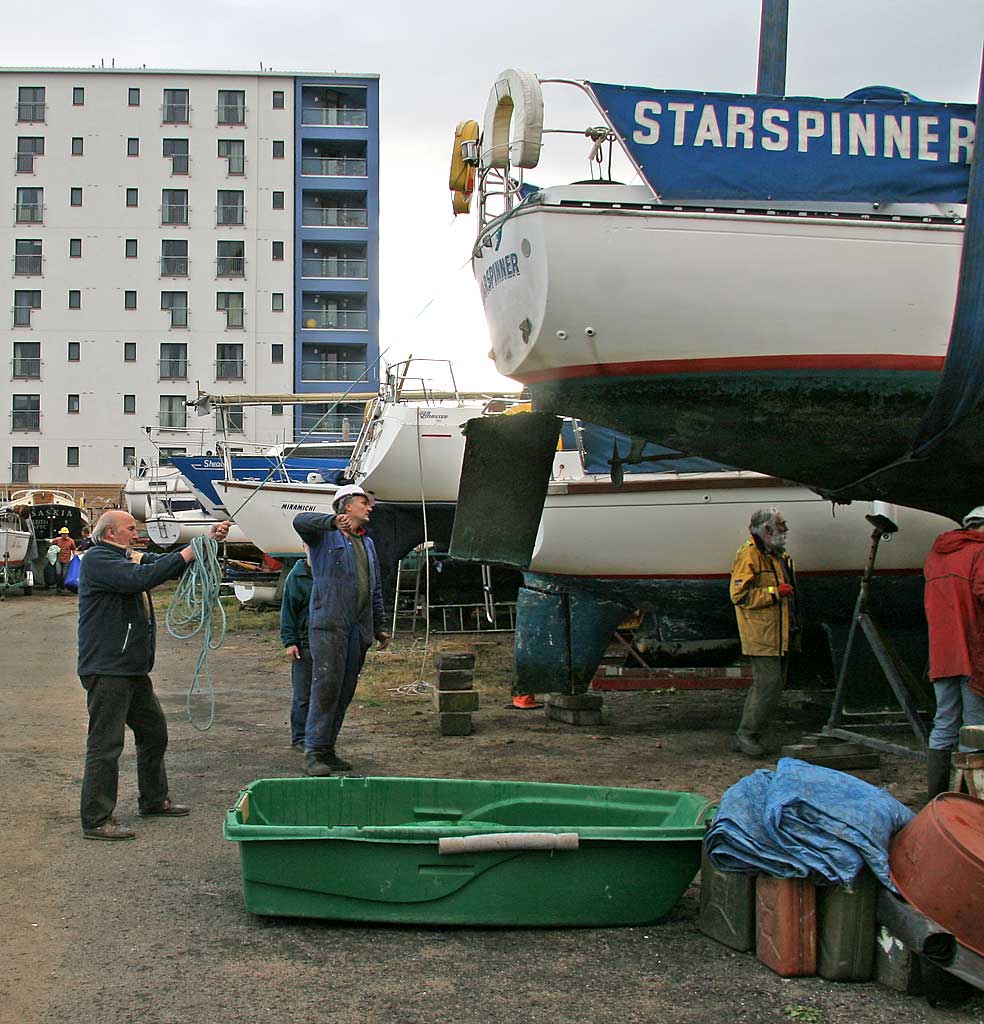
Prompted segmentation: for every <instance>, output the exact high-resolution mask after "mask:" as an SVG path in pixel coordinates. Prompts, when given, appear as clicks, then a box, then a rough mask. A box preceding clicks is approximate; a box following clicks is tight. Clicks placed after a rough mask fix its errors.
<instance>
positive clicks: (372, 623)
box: [294, 484, 390, 776]
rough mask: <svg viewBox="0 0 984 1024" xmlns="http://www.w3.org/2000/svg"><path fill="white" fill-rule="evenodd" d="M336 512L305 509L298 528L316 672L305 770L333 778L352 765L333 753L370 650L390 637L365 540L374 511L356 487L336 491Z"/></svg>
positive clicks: (306, 735)
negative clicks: (306, 566) (306, 568)
mask: <svg viewBox="0 0 984 1024" xmlns="http://www.w3.org/2000/svg"><path fill="white" fill-rule="evenodd" d="M332 508H333V509H334V512H335V514H334V515H325V514H323V513H320V512H301V513H300V514H299V515H297V516H295V517H294V529H295V530H296V531H297V532H298V534H299V535H300V537H301V539H302V540H303V541H304V543H305V544H307V546H308V549H309V551H310V559H311V574H312V576H314V587H313V588H312V591H311V614H310V619H309V623H308V628H309V636H310V643H311V659H312V661H313V673H312V677H311V705H310V708H309V709H308V718H307V724H306V728H305V733H304V771H305V773H306V774H308V775H317V776H324V775H331V773H332V771H333V770H334V771H348V770H349V769H351V767H352V765H351V764H349V763H348V762H347V761H344V760H342V758H340V757H339V756H338V754H337V753H336V752H335V741H336V739H337V738H338V732H339V730H340V729H341V727H342V721H343V720H344V718H345V712H346V711H347V710H348V706H349V703H350V702H351V700H352V696H353V694H354V693H355V687H356V684H357V683H358V680H359V672H360V671H361V669H362V664H363V662H364V661H365V658H366V652H367V651H368V650H369V648H370V647H371V646H372V641H373V638H375V639H376V640H378V641H379V646H380V649H382V648H383V647H385V646H386V644H387V643H389V640H390V634H389V633H387V632H386V631H385V630H384V629H383V588H382V581H381V574H380V569H379V559H378V557H377V556H376V549H375V548H374V547H373V543H372V540H370V538H369V537H367V536H366V531H365V525H366V523H368V522H369V517H370V516H371V514H372V507H371V503H370V501H369V498H368V496H367V495H366V492H365V491H364V490H363V489H362V488H361V487H357V486H356V485H354V484H349V485H346V486H344V487H339V488H338V490H337V491H336V492H335V498H334V501H333V503H332Z"/></svg>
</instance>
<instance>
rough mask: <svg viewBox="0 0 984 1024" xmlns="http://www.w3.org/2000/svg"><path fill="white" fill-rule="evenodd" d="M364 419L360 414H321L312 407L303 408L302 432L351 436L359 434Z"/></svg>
mask: <svg viewBox="0 0 984 1024" xmlns="http://www.w3.org/2000/svg"><path fill="white" fill-rule="evenodd" d="M361 420H362V417H361V415H360V414H359V413H355V414H351V413H344V412H329V413H325V414H319V413H318V411H317V410H316V409H311V407H310V406H303V407H302V411H301V430H302V431H304V432H305V433H307V432H308V431H310V432H311V433H312V434H334V435H337V436H343V437H344V436H351V437H355V435H356V434H357V433H358V432H359V427H361V425H362V422H361Z"/></svg>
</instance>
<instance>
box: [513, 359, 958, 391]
mask: <svg viewBox="0 0 984 1024" xmlns="http://www.w3.org/2000/svg"><path fill="white" fill-rule="evenodd" d="M942 369H943V356H916V355H890V354H886V355H866V354H862V353H839V354H830V355H827V354H821V353H816V354H809V355H796V356H722V357H720V358H715V359H647V360H640V361H637V362H629V363H587V364H583V365H580V366H557V367H551V368H550V369H549V370H534V371H532V372H529V373H522V374H518V375H517V378H518V379H519V380H521V381H522V382H523V383H524V384H538V383H540V382H541V381H550V380H572V379H576V378H578V377H638V376H662V375H666V374H672V373H735V372H739V373H753V372H755V371H774V370H786V371H794V372H795V371H798V370H806V371H814V370H822V371H828V372H833V371H837V370H896V371H899V370H923V371H933V372H937V373H938V372H939V371H940V370H942Z"/></svg>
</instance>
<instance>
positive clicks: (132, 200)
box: [126, 188, 138, 206]
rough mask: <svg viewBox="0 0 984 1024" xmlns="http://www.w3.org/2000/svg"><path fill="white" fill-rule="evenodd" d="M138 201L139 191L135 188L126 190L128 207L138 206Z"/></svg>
mask: <svg viewBox="0 0 984 1024" xmlns="http://www.w3.org/2000/svg"><path fill="white" fill-rule="evenodd" d="M137 199H138V192H137V189H135V188H128V189H127V190H126V205H127V206H136V205H137Z"/></svg>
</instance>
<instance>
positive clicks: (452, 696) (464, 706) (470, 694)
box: [434, 690, 478, 712]
mask: <svg viewBox="0 0 984 1024" xmlns="http://www.w3.org/2000/svg"><path fill="white" fill-rule="evenodd" d="M434 710H435V711H438V712H446V711H452V712H462V711H477V710H478V690H435V691H434Z"/></svg>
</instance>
